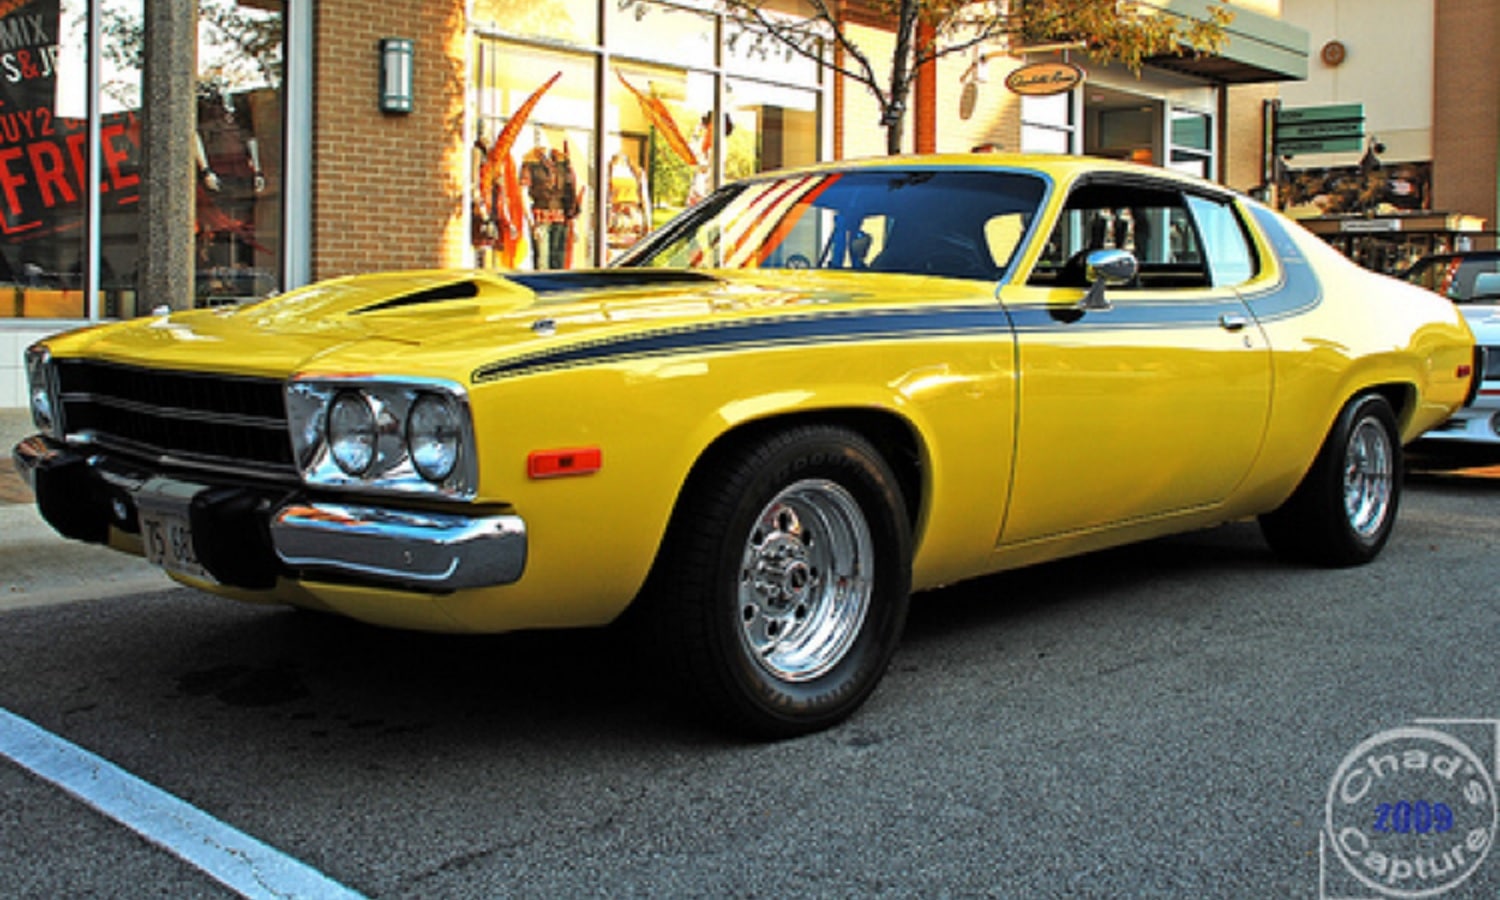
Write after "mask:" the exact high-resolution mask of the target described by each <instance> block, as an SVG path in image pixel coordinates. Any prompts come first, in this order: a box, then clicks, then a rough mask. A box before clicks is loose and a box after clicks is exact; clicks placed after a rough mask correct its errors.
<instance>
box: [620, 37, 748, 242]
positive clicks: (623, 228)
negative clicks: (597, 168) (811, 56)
mask: <svg viewBox="0 0 1500 900" xmlns="http://www.w3.org/2000/svg"><path fill="white" fill-rule="evenodd" d="M609 74H610V77H609V79H608V81H607V84H608V93H607V95H606V106H605V127H606V129H607V131H608V133H609V145H608V146H607V148H606V149H608V150H609V159H610V163H609V166H610V173H609V175H610V197H609V214H610V220H609V229H608V234H609V246H610V249H611V251H612V252H614V251H618V250H620V249H622V248H624V247H628V246H630V245H631V244H632V243H634V242H635V241H636V240H637V239H639V238H640V237H641V236H643V235H644V234H645V233H648V232H650V231H652V230H654V229H656V228H657V227H658V226H660V225H661V224H662V223H663V222H665V221H666V220H667V219H670V218H671V217H672V216H674V215H676V214H677V213H679V212H681V211H682V209H683V208H684V207H685V206H687V205H688V204H690V203H693V202H695V201H697V200H698V199H700V198H702V197H704V196H706V195H707V194H708V192H709V191H710V190H712V189H713V142H714V139H715V136H714V129H713V128H712V125H713V109H714V80H713V77H712V76H711V75H707V74H704V73H699V72H691V71H683V70H680V69H670V68H667V67H665V66H648V65H643V64H627V63H617V64H615V65H614V66H613V67H612V71H611V72H610V73H609ZM730 137H731V139H732V138H733V134H732V132H731V135H730ZM622 156H623V157H624V159H622ZM627 160H628V162H629V164H631V165H634V167H635V169H636V170H637V177H636V182H637V184H638V185H639V190H638V191H637V192H636V193H635V195H636V196H639V197H640V198H641V199H640V208H639V212H638V213H637V212H636V211H635V210H634V209H633V208H632V206H631V204H632V202H633V201H632V199H631V185H630V184H628V183H627V182H626V181H625V180H624V172H623V170H622V169H621V165H620V164H621V163H622V162H625V161H627ZM622 192H623V193H622ZM622 198H623V199H622Z"/></svg>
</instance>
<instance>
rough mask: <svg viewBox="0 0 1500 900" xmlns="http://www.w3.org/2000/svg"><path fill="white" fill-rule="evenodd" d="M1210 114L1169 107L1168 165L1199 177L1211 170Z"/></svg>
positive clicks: (1204, 176)
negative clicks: (1170, 142) (1169, 148)
mask: <svg viewBox="0 0 1500 900" xmlns="http://www.w3.org/2000/svg"><path fill="white" fill-rule="evenodd" d="M1212 126H1213V118H1212V117H1211V116H1209V115H1207V114H1205V113H1199V112H1192V111H1191V110H1185V109H1173V110H1172V124H1171V130H1170V132H1169V134H1170V136H1171V138H1172V149H1171V156H1170V157H1169V159H1170V161H1169V163H1168V168H1171V169H1175V170H1177V171H1178V172H1186V173H1188V174H1189V175H1197V176H1198V177H1199V178H1208V177H1210V176H1211V175H1212V174H1213V171H1212V170H1213V152H1212V151H1213V134H1212V131H1211V129H1212Z"/></svg>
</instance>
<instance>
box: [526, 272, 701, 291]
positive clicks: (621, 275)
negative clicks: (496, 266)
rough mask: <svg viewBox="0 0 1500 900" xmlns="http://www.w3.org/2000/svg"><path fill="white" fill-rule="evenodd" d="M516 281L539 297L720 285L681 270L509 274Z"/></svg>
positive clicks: (699, 273)
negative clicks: (583, 292)
mask: <svg viewBox="0 0 1500 900" xmlns="http://www.w3.org/2000/svg"><path fill="white" fill-rule="evenodd" d="M505 279H506V280H507V281H513V282H515V283H516V284H519V285H521V286H523V287H526V288H529V289H530V290H532V291H534V292H536V293H537V294H539V295H540V294H562V293H567V292H570V291H590V290H606V289H609V288H615V289H619V288H650V287H659V286H667V285H687V284H697V285H709V284H718V282H719V279H717V278H715V277H713V276H712V275H705V274H703V273H702V272H692V271H682V270H680V269H579V270H576V271H571V272H538V273H534V274H526V275H522V274H507V275H506V276H505Z"/></svg>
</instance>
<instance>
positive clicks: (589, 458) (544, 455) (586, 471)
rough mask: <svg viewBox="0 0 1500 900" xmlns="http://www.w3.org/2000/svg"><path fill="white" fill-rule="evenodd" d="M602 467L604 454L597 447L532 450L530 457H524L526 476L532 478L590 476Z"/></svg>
mask: <svg viewBox="0 0 1500 900" xmlns="http://www.w3.org/2000/svg"><path fill="white" fill-rule="evenodd" d="M603 465H604V452H603V451H602V450H600V449H599V448H598V447H574V448H571V449H567V450H533V451H532V452H531V455H530V456H527V457H526V474H527V475H529V476H531V477H532V478H562V477H564V476H567V475H592V474H594V473H595V472H597V471H599V469H600V468H601V467H603Z"/></svg>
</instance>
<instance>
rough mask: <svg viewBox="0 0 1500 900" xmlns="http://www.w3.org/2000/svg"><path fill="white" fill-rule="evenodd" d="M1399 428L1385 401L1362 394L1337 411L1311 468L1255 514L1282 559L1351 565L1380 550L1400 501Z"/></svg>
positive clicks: (1374, 396)
mask: <svg viewBox="0 0 1500 900" xmlns="http://www.w3.org/2000/svg"><path fill="white" fill-rule="evenodd" d="M1401 479H1402V457H1401V439H1400V432H1399V431H1398V430H1397V428H1396V414H1395V413H1394V412H1393V411H1392V410H1391V405H1390V403H1389V402H1387V401H1386V399H1385V398H1384V397H1382V396H1380V395H1378V394H1363V395H1361V396H1358V397H1355V398H1354V399H1353V400H1351V401H1349V403H1348V405H1347V406H1345V407H1344V409H1343V410H1342V411H1340V413H1339V417H1338V419H1337V420H1336V421H1335V422H1334V424H1333V428H1332V430H1330V431H1329V432H1328V437H1327V438H1326V439H1325V440H1324V441H1323V447H1322V449H1321V450H1319V451H1318V457H1317V459H1316V460H1314V461H1313V465H1312V468H1311V469H1309V470H1308V472H1307V474H1306V475H1304V476H1303V478H1302V483H1301V484H1299V485H1298V486H1297V490H1296V491H1295V492H1294V493H1293V494H1292V496H1291V497H1290V498H1289V499H1288V500H1287V501H1286V502H1285V503H1283V504H1282V505H1281V506H1280V507H1279V508H1277V509H1275V510H1273V511H1272V512H1269V513H1267V514H1265V515H1263V516H1261V517H1260V530H1261V533H1262V534H1264V535H1265V538H1266V542H1267V543H1269V544H1270V545H1271V549H1272V550H1274V551H1276V553H1277V555H1278V556H1281V557H1282V558H1283V559H1287V560H1292V561H1295V562H1307V563H1313V564H1316V565H1322V566H1331V567H1339V566H1356V565H1362V564H1364V563H1367V562H1369V561H1370V560H1372V559H1374V558H1375V557H1376V556H1378V555H1379V554H1380V550H1381V548H1382V547H1384V546H1385V542H1386V541H1387V540H1388V539H1389V538H1390V536H1391V528H1392V527H1393V526H1394V525H1395V523H1396V512H1397V509H1398V508H1399V506H1400V503H1401Z"/></svg>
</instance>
